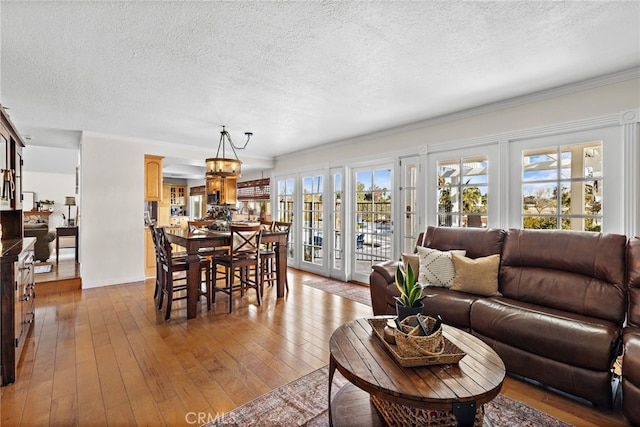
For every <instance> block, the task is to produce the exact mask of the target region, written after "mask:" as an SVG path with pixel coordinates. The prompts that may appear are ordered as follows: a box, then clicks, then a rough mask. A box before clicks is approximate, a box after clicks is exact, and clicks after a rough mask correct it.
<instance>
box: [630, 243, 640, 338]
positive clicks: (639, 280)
mask: <svg viewBox="0 0 640 427" xmlns="http://www.w3.org/2000/svg"><path fill="white" fill-rule="evenodd" d="M627 283H628V286H629V317H628V320H629V325H631V326H638V327H640V237H634V238H633V239H631V240H629V244H628V245H627Z"/></svg>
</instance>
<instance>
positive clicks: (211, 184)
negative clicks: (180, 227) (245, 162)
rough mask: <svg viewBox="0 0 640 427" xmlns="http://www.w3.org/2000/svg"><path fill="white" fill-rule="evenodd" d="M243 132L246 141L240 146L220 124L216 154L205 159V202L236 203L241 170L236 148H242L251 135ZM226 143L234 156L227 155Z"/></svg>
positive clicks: (245, 145) (211, 203)
mask: <svg viewBox="0 0 640 427" xmlns="http://www.w3.org/2000/svg"><path fill="white" fill-rule="evenodd" d="M244 134H245V135H246V136H247V141H246V142H245V143H244V145H243V146H241V147H240V146H236V145H235V144H234V143H233V141H232V140H231V135H229V132H227V130H226V129H225V127H224V126H222V131H220V142H219V143H218V151H217V152H216V156H215V157H211V158H208V159H207V160H206V189H207V190H206V191H207V204H210V205H231V204H235V203H236V201H237V189H236V184H237V181H238V178H239V177H240V176H241V172H242V170H241V165H242V162H241V161H240V159H238V154H237V153H236V150H244V149H245V148H246V147H247V144H248V143H249V139H251V136H252V135H253V134H252V133H251V132H245V133H244ZM227 144H228V145H229V147H231V151H232V152H233V156H234V158H232V157H227V155H226V145H227ZM221 154H222V155H221Z"/></svg>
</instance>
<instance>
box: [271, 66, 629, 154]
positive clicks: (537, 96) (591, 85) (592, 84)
mask: <svg viewBox="0 0 640 427" xmlns="http://www.w3.org/2000/svg"><path fill="white" fill-rule="evenodd" d="M638 78H640V68H632V69H629V70H622V71H618V72H616V73H611V74H606V75H603V76H599V77H594V78H591V79H586V80H581V81H578V82H574V83H570V84H567V85H563V86H558V87H555V88H551V89H546V90H541V91H538V92H534V93H531V94H528V95H522V96H518V97H515V98H509V99H505V100H502V101H496V102H492V103H489V104H484V105H480V106H477V107H472V108H468V109H465V110H460V111H456V112H454V113H449V114H444V115H442V116H437V117H431V118H428V119H424V120H420V121H417V122H413V123H408V124H404V125H400V126H395V127H392V128H388V129H384V130H380V131H377V132H371V133H367V134H363V135H359V136H355V137H352V138H346V139H340V140H336V141H331V142H328V143H326V144H323V145H321V146H318V147H314V148H311V149H305V150H299V151H295V152H292V153H287V154H284V155H282V156H278V157H277V158H276V159H286V158H289V157H292V156H295V155H297V154H300V153H301V152H321V151H325V150H327V149H331V148H332V147H337V146H340V145H344V144H355V143H358V142H363V141H367V140H370V139H372V138H379V137H385V136H391V135H395V134H399V133H404V132H409V131H413V130H417V129H422V128H426V127H430V126H435V125H440V124H443V123H447V122H453V121H457V120H462V119H466V118H469V117H474V116H478V115H481V114H487V113H491V112H495V111H499V110H504V109H507V108H513V107H517V106H521V105H526V104H531V103H534V102H539V101H544V100H547V99H551V98H556V97H559V96H564V95H569V94H572V93H576V92H581V91H585V90H589V89H595V88H598V87H602V86H607V85H611V84H615V83H621V82H624V81H627V80H633V79H638Z"/></svg>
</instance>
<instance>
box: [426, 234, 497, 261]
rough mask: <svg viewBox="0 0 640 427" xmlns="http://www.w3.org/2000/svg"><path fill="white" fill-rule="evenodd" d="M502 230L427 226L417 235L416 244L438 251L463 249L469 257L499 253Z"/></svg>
mask: <svg viewBox="0 0 640 427" xmlns="http://www.w3.org/2000/svg"><path fill="white" fill-rule="evenodd" d="M505 234H506V233H505V231H504V230H499V229H494V228H488V229H487V228H453V227H432V226H429V227H428V228H427V230H426V232H424V233H420V236H418V241H417V245H419V246H424V247H427V248H432V249H438V250H439V251H450V250H453V249H463V250H465V251H467V253H466V256H467V257H469V258H478V257H485V256H489V255H494V254H500V252H501V251H502V243H503V241H504V236H505Z"/></svg>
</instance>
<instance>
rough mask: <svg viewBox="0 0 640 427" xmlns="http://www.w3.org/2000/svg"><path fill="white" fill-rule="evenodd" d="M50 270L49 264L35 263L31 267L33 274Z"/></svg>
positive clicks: (51, 267) (51, 268)
mask: <svg viewBox="0 0 640 427" xmlns="http://www.w3.org/2000/svg"><path fill="white" fill-rule="evenodd" d="M51 270H53V265H51V264H45V265H36V266H35V267H33V272H34V273H35V274H40V273H51Z"/></svg>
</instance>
